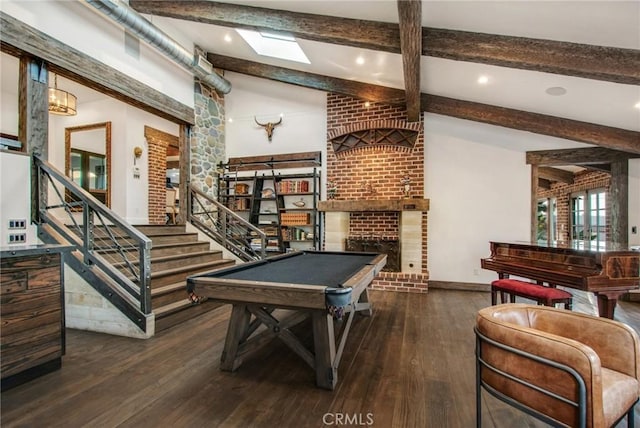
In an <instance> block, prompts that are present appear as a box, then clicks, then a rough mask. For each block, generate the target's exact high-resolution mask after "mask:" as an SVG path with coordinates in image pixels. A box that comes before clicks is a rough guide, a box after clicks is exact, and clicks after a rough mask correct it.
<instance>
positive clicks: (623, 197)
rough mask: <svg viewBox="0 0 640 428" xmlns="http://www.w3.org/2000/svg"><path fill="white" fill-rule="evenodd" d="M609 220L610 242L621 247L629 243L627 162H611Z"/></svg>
mask: <svg viewBox="0 0 640 428" xmlns="http://www.w3.org/2000/svg"><path fill="white" fill-rule="evenodd" d="M609 212H610V216H611V217H610V218H611V224H610V233H609V236H610V240H611V241H613V242H617V243H620V244H623V245H626V244H628V243H629V230H628V229H629V161H628V160H627V159H624V160H619V161H615V162H611V188H610V190H609Z"/></svg>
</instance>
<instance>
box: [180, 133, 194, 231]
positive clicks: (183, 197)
mask: <svg viewBox="0 0 640 428" xmlns="http://www.w3.org/2000/svg"><path fill="white" fill-rule="evenodd" d="M190 136H191V128H190V127H189V125H185V124H182V125H180V135H179V136H178V140H179V141H178V147H179V156H180V158H179V159H180V160H179V164H180V199H179V205H178V209H179V211H180V215H179V216H178V223H179V224H185V223H186V222H188V221H189V211H188V210H189V205H188V204H187V199H189V192H188V190H187V189H188V188H189V186H190V184H189V183H190V182H191V178H190V176H189V174H190V173H191V165H190V160H189V158H190V154H191V144H190Z"/></svg>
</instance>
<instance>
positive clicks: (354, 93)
mask: <svg viewBox="0 0 640 428" xmlns="http://www.w3.org/2000/svg"><path fill="white" fill-rule="evenodd" d="M207 60H208V61H209V62H210V63H211V64H213V66H214V67H216V68H220V69H223V70H228V71H234V72H236V73H242V74H247V75H249V76H255V77H261V78H264V79H270V80H274V81H277V82H283V83H289V84H292V85H297V86H302V87H304V88H311V89H317V90H320V91H325V92H335V93H338V94H344V95H349V96H351V97H354V98H359V99H362V100H365V101H373V102H378V103H385V104H391V105H402V104H404V102H405V97H404V91H403V90H402V89H395V88H388V87H386V86H378V85H370V84H368V83H362V82H356V81H353V80H346V79H338V78H336V77H329V76H323V75H320V74H313V73H307V72H304V71H298V70H291V69H288V68H284V67H277V66H275V65H268V64H263V63H260V62H254V61H247V60H244V59H238V58H232V57H229V56H224V55H216V54H212V53H209V54H207Z"/></svg>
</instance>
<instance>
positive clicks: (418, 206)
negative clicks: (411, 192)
mask: <svg viewBox="0 0 640 428" xmlns="http://www.w3.org/2000/svg"><path fill="white" fill-rule="evenodd" d="M318 210H319V211H327V212H330V211H334V212H369V211H371V212H375V211H396V212H397V211H422V212H427V211H429V199H421V198H406V199H360V200H348V201H344V200H337V199H330V200H327V201H320V202H318Z"/></svg>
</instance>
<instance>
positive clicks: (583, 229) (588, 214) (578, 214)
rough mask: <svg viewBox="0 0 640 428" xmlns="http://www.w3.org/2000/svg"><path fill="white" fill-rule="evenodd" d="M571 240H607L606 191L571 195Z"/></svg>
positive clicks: (590, 191) (600, 190)
mask: <svg viewBox="0 0 640 428" xmlns="http://www.w3.org/2000/svg"><path fill="white" fill-rule="evenodd" d="M571 239H577V240H581V241H582V240H584V241H596V242H598V243H600V242H605V241H606V240H607V206H606V191H605V190H604V189H593V190H587V191H585V192H580V193H573V194H572V195H571Z"/></svg>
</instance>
